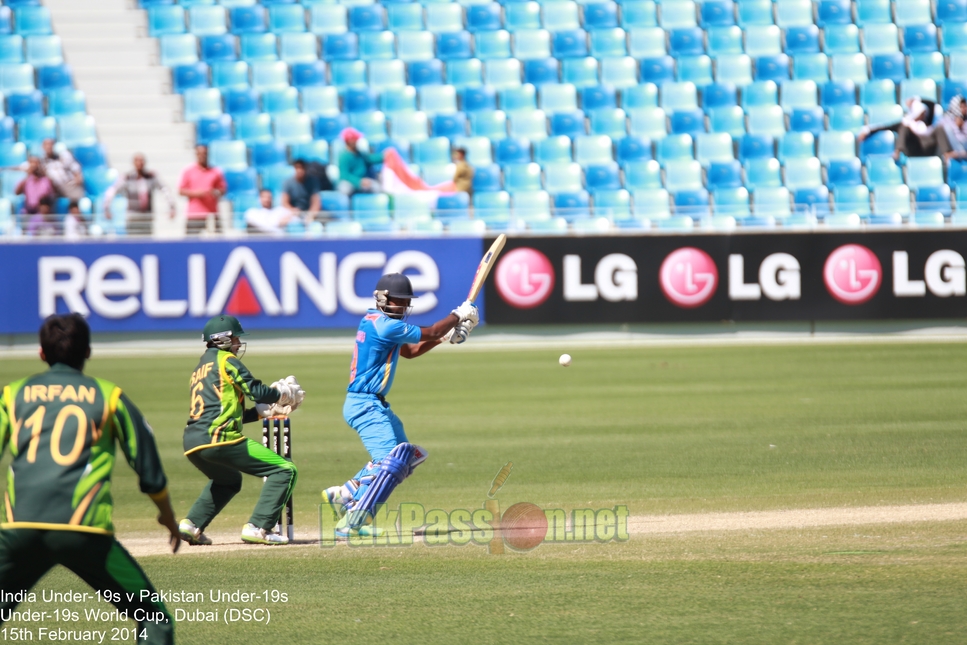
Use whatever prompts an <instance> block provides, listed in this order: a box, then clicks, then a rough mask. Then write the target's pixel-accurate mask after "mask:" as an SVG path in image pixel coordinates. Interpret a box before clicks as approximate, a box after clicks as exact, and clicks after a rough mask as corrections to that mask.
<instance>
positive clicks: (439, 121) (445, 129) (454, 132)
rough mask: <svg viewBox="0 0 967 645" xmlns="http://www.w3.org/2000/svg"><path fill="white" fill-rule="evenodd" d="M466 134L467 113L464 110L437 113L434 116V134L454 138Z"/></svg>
mask: <svg viewBox="0 0 967 645" xmlns="http://www.w3.org/2000/svg"><path fill="white" fill-rule="evenodd" d="M466 134H467V115H466V114H464V113H463V112H457V113H454V114H437V115H435V116H434V117H433V136H435V137H447V138H448V139H453V138H455V137H462V136H466Z"/></svg>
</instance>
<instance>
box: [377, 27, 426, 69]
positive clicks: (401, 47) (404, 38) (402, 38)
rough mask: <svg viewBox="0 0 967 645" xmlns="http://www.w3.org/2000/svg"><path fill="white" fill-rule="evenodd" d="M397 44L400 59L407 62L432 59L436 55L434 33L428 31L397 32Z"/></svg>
mask: <svg viewBox="0 0 967 645" xmlns="http://www.w3.org/2000/svg"><path fill="white" fill-rule="evenodd" d="M379 33H382V32H379ZM396 44H397V50H398V55H399V59H400V60H402V61H406V62H407V63H411V62H413V61H418V60H431V59H433V58H434V57H435V56H436V53H435V47H434V39H433V34H431V33H430V32H428V31H399V32H396Z"/></svg>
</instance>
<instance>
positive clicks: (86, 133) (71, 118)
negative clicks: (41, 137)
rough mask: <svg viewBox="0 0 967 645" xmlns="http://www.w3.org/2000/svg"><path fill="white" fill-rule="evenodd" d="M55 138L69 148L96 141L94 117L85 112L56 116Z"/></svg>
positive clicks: (92, 143)
mask: <svg viewBox="0 0 967 645" xmlns="http://www.w3.org/2000/svg"><path fill="white" fill-rule="evenodd" d="M57 139H58V141H59V142H60V143H63V144H64V145H65V146H67V147H69V148H73V147H75V146H88V145H94V144H96V143H97V130H96V129H95V125H94V117H92V116H88V115H86V114H68V115H67V116H62V117H58V118H57Z"/></svg>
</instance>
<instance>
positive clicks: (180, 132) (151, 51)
mask: <svg viewBox="0 0 967 645" xmlns="http://www.w3.org/2000/svg"><path fill="white" fill-rule="evenodd" d="M44 4H45V5H46V6H47V7H48V8H49V9H50V13H51V22H52V24H53V28H54V32H55V33H56V34H58V35H59V36H60V37H61V41H62V42H63V49H64V57H65V59H66V62H67V63H68V64H69V65H70V66H71V69H72V71H73V74H74V79H75V85H76V86H77V88H78V89H80V90H82V91H83V92H84V94H85V96H86V99H87V110H88V113H89V114H91V115H92V116H93V117H94V119H95V121H96V123H97V132H98V138H99V139H100V141H101V143H102V144H103V145H104V146H105V147H106V148H107V150H108V154H109V163H110V164H111V165H112V166H113V167H115V168H117V169H118V171H119V172H121V173H125V172H127V171H128V170H129V169H130V166H131V157H132V156H133V155H134V153H136V152H143V153H144V154H145V156H146V157H147V159H148V166H149V167H150V168H151V169H153V170H154V171H155V172H157V173H158V174H159V176H160V177H161V179H162V181H164V182H165V183H166V184H167V185H168V186H169V187H170V188H171V189H172V190H176V189H177V183H178V178H179V177H180V174H181V171H182V169H183V168H184V167H185V166H186V165H188V164H189V163H190V162H191V161H192V160H193V159H194V155H193V153H192V146H193V144H194V128H193V126H192V125H190V124H187V123H183V122H181V114H182V104H181V98H180V97H178V96H174V95H172V94H171V75H170V72H169V71H168V70H167V69H166V68H164V67H161V66H160V65H159V60H158V43H157V41H156V40H154V39H152V38H149V37H148V35H147V17H146V15H145V12H143V11H141V10H139V9H138V8H137V6H136V5H135V4H134V3H129V2H128V0H46V1H45V3H44ZM155 202H156V206H157V207H159V208H162V209H163V208H164V207H165V202H164V200H163V199H156V200H155ZM157 221H158V222H159V224H162V226H163V227H164V228H167V227H166V226H165V225H166V224H167V223H168V222H169V219H168V217H162V218H157ZM159 232H160V233H161V234H165V233H166V232H167V231H165V230H161V231H159Z"/></svg>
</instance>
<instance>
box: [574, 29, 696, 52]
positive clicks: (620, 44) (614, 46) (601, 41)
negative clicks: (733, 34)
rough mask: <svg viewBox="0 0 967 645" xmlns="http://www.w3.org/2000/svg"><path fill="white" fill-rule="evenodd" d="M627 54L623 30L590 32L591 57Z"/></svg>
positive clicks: (596, 30) (595, 30)
mask: <svg viewBox="0 0 967 645" xmlns="http://www.w3.org/2000/svg"><path fill="white" fill-rule="evenodd" d="M699 31H701V30H699ZM555 40H556V38H555ZM627 53H628V48H627V45H626V44H625V31H624V29H621V28H619V27H615V28H613V29H594V30H592V31H591V55H592V56H594V57H595V58H608V57H611V58H614V57H618V56H625V55H627Z"/></svg>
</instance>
